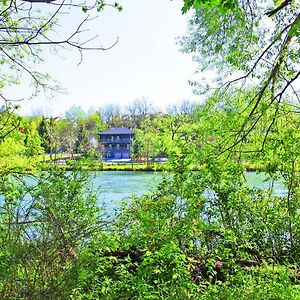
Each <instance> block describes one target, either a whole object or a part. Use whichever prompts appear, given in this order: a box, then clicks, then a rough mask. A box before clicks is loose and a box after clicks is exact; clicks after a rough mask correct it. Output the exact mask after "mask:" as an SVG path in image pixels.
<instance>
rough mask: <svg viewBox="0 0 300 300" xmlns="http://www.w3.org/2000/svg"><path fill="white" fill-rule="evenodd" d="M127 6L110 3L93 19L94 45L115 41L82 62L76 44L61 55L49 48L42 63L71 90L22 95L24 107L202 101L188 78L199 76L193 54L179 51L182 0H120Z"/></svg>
mask: <svg viewBox="0 0 300 300" xmlns="http://www.w3.org/2000/svg"><path fill="white" fill-rule="evenodd" d="M120 3H121V4H122V6H123V8H124V10H123V11H122V12H117V11H115V10H113V9H109V8H108V9H106V10H105V11H104V12H103V13H101V14H100V15H99V17H98V18H97V20H95V21H93V22H90V23H89V24H88V26H89V32H87V33H84V35H86V37H89V36H93V35H94V34H99V38H98V40H97V41H93V44H94V45H99V44H100V45H103V46H109V45H111V44H112V43H113V42H114V41H115V40H116V39H117V38H119V42H118V43H117V45H116V46H115V47H113V48H112V49H111V50H108V51H105V52H93V51H92V52H86V53H85V54H84V58H83V62H82V63H81V64H80V65H79V66H78V65H77V64H78V62H79V55H78V53H77V52H76V51H75V50H63V51H62V52H61V53H60V55H59V56H58V55H54V54H53V53H50V52H49V51H46V52H45V63H44V64H43V65H41V66H40V69H41V70H45V71H47V72H48V73H50V74H51V75H52V77H54V78H55V79H58V80H59V81H60V82H61V84H62V86H63V87H64V88H65V89H66V91H67V94H63V95H56V96H55V97H54V99H52V100H51V101H49V100H45V99H44V97H43V95H40V96H39V97H38V98H36V99H33V100H30V102H28V101H23V104H22V110H21V111H22V113H23V114H30V113H31V112H32V111H36V110H41V109H43V110H44V112H45V113H46V114H48V115H61V114H62V113H63V112H64V111H65V110H66V109H68V107H70V106H71V105H80V106H82V107H83V108H84V109H85V110H86V111H87V110H88V108H89V107H91V106H93V107H95V108H97V107H100V106H103V105H105V104H107V103H113V104H117V105H120V106H126V105H128V104H129V103H130V102H132V101H134V100H135V99H137V98H140V97H146V98H148V99H149V101H151V102H152V103H153V104H154V105H155V106H159V107H165V106H167V105H169V104H176V103H178V102H180V101H182V100H184V99H190V100H192V101H198V100H199V99H197V97H196V96H195V95H193V94H192V89H191V87H190V86H189V85H188V80H189V79H193V78H194V77H195V75H194V71H195V70H196V65H195V63H193V62H192V59H191V56H190V55H188V54H183V53H181V52H180V51H179V45H176V37H178V36H180V35H183V34H184V33H185V32H186V28H187V16H183V15H182V14H181V11H180V9H181V6H182V1H181V0H173V1H170V0H121V1H120ZM78 17H79V15H76V14H75V15H74V14H70V15H69V16H65V17H64V19H63V22H62V31H61V32H58V34H63V33H64V32H71V31H72V28H74V26H76V23H77V22H78Z"/></svg>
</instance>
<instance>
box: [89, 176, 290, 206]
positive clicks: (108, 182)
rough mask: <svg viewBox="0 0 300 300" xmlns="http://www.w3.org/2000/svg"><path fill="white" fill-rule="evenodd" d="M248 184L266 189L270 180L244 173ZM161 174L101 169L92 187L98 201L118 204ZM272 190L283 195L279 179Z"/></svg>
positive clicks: (151, 185)
mask: <svg viewBox="0 0 300 300" xmlns="http://www.w3.org/2000/svg"><path fill="white" fill-rule="evenodd" d="M245 176H246V179H247V182H248V184H249V186H252V187H258V188H264V189H267V188H268V187H269V186H270V181H267V180H266V179H267V177H266V175H265V174H264V173H259V174H257V173H254V172H248V173H246V175H245ZM161 178H162V174H161V173H155V172H134V171H128V172H124V171H120V172H118V171H102V172H96V173H95V176H94V178H93V181H92V184H93V187H94V188H95V189H96V188H99V190H100V194H99V203H105V204H106V207H107V208H109V207H111V206H114V207H116V206H118V203H119V202H120V200H122V199H123V198H125V197H128V196H130V195H132V194H135V195H141V194H143V193H145V192H146V191H148V190H149V189H150V188H151V187H154V186H155V185H157V184H158V182H159V181H160V180H161ZM274 191H275V193H276V194H277V195H284V194H285V189H284V186H283V183H282V182H281V181H276V182H275V183H274Z"/></svg>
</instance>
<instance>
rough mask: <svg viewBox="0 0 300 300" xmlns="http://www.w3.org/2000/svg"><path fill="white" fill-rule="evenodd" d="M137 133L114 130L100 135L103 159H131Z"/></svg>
mask: <svg viewBox="0 0 300 300" xmlns="http://www.w3.org/2000/svg"><path fill="white" fill-rule="evenodd" d="M134 135H135V132H134V131H132V130H130V129H128V128H113V129H110V130H107V131H103V132H100V133H99V141H100V143H101V144H102V146H103V148H102V155H103V159H105V160H107V159H129V158H130V157H131V145H132V141H133V138H134Z"/></svg>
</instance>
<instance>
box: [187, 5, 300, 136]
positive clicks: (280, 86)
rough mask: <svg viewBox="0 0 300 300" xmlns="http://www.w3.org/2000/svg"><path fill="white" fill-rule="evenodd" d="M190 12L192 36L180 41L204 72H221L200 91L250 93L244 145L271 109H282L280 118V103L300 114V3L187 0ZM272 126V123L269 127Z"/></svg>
mask: <svg viewBox="0 0 300 300" xmlns="http://www.w3.org/2000/svg"><path fill="white" fill-rule="evenodd" d="M191 8H194V9H195V14H194V16H193V17H192V19H191V21H190V28H189V34H188V35H187V36H186V37H184V38H182V39H181V44H182V47H183V51H184V52H190V53H194V59H195V60H196V61H197V62H198V63H199V67H200V70H202V71H205V70H206V71H207V70H215V71H216V72H217V73H218V74H217V75H218V78H217V82H215V84H214V85H212V84H211V83H208V84H207V83H206V84H205V83H203V82H202V83H200V84H198V83H196V82H194V83H193V84H194V85H195V86H196V87H198V91H199V92H201V91H202V92H204V91H205V92H206V93H207V92H208V91H209V90H208V89H206V87H208V88H212V87H213V88H214V90H215V88H216V87H218V88H219V89H218V93H219V96H220V99H221V100H222V97H223V96H222V95H224V91H226V90H228V89H230V90H231V95H232V94H235V93H236V92H237V91H239V90H241V89H242V90H243V91H244V92H248V91H249V90H250V93H249V96H248V107H247V110H248V114H247V117H246V118H245V121H244V124H243V125H242V127H241V130H240V133H239V135H240V138H239V141H241V140H242V139H243V138H245V136H246V135H247V134H248V133H249V132H250V131H251V130H252V128H253V126H255V124H256V123H257V122H258V121H259V119H260V118H262V116H263V115H264V114H265V113H266V110H267V109H269V107H270V106H273V107H276V108H277V109H275V110H274V112H275V115H276V114H278V113H279V111H280V103H282V102H283V101H287V98H289V102H290V104H291V106H292V108H293V109H296V110H299V107H298V101H299V99H300V97H299V91H298V90H297V88H296V87H297V84H299V76H300V70H299V63H300V57H299V55H298V52H299V47H300V40H299V36H300V26H299V25H300V5H299V2H297V1H293V0H284V1H271V2H268V3H266V2H262V1H258V0H251V1H235V0H229V1H226V2H221V1H217V0H216V1H207V0H195V1H191V0H186V1H185V2H184V7H183V12H186V11H187V10H189V9H191ZM203 87H204V89H203ZM249 121H250V122H249ZM272 124H273V122H272V120H270V123H269V128H270V129H271V127H272ZM270 129H269V130H270Z"/></svg>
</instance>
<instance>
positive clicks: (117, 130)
mask: <svg viewBox="0 0 300 300" xmlns="http://www.w3.org/2000/svg"><path fill="white" fill-rule="evenodd" d="M99 134H101V135H113V134H116V135H117V134H135V132H134V131H132V130H130V129H128V128H124V127H123V128H112V129H109V130H106V131H102V132H99Z"/></svg>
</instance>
